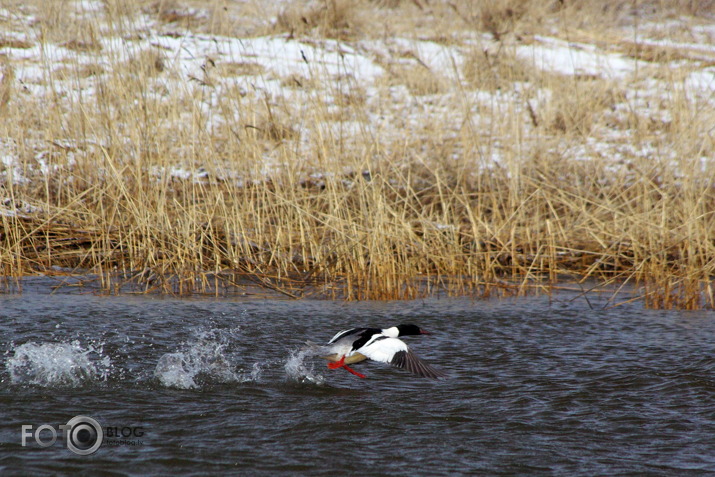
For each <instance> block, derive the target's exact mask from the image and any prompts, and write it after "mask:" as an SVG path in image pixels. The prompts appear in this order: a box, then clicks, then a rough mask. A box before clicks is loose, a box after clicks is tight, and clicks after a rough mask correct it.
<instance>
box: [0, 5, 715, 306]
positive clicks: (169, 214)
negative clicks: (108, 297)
mask: <svg viewBox="0 0 715 477" xmlns="http://www.w3.org/2000/svg"><path fill="white" fill-rule="evenodd" d="M49 3H53V2H47V4H46V3H45V2H39V1H38V2H35V3H34V4H33V8H35V9H36V12H37V13H38V18H39V19H40V20H39V21H38V23H37V24H36V25H35V27H34V28H35V29H34V30H32V33H33V34H36V35H35V37H34V38H33V40H32V41H33V42H34V43H36V44H41V45H48V44H55V43H58V44H59V43H64V44H66V45H70V46H72V48H74V49H77V50H82V51H86V50H87V49H90V50H92V48H94V50H92V51H94V52H95V53H94V54H95V55H96V56H95V57H96V63H87V61H84V60H83V61H80V60H79V57H80V53H79V51H78V53H77V60H76V61H64V62H62V64H58V63H57V62H56V61H55V60H54V59H53V58H47V59H46V60H45V61H44V62H43V63H42V64H41V67H42V68H43V75H42V81H41V82H42V87H43V88H44V90H43V91H46V93H43V94H39V93H37V94H36V93H32V91H39V89H28V91H30V92H24V93H23V92H22V90H21V89H22V86H21V85H18V82H17V81H16V77H17V68H15V69H13V66H12V64H11V62H12V58H11V57H10V58H8V59H7V64H6V65H5V66H4V67H3V80H2V82H0V100H1V101H0V108H1V109H2V114H3V117H4V121H2V122H1V123H0V136H2V137H4V138H7V139H5V140H4V142H3V148H4V149H3V150H4V151H5V152H4V153H5V154H6V155H12V156H13V157H15V158H17V160H16V161H15V163H12V164H11V163H10V161H6V162H5V163H4V166H3V165H0V170H3V169H4V170H3V174H4V175H3V176H2V177H1V178H0V200H2V203H0V210H2V211H3V213H0V274H2V275H3V276H4V277H5V284H6V286H7V287H8V288H10V287H11V284H12V283H21V282H20V281H19V278H20V277H22V276H25V275H28V274H37V273H43V274H52V275H59V276H65V275H68V274H71V275H83V276H92V277H96V280H98V281H99V283H100V284H101V287H102V289H103V290H105V291H108V292H115V293H116V292H121V291H125V290H133V291H136V290H141V291H146V292H163V293H179V294H188V293H219V292H220V291H221V290H224V289H225V288H226V287H229V288H230V287H239V288H240V287H243V286H249V285H250V286H258V287H262V288H265V289H269V290H272V291H274V292H277V293H280V294H283V295H286V296H290V297H306V296H316V297H329V298H345V299H406V298H416V297H421V296H426V295H429V294H433V293H448V294H472V295H484V296H487V295H497V296H498V295H502V294H518V293H526V292H528V291H530V290H534V289H538V288H543V289H545V290H548V289H549V287H552V286H555V285H557V284H559V283H562V282H564V281H567V282H573V281H576V282H581V283H583V282H593V283H599V284H614V286H619V285H622V284H633V285H635V286H636V290H639V293H640V295H639V297H640V298H641V299H643V300H644V302H645V305H646V306H650V307H656V308H686V309H695V308H701V307H709V308H711V307H713V305H714V304H715V302H714V297H713V293H712V276H713V267H715V241H714V240H713V238H714V237H713V230H715V229H714V227H715V223H714V222H715V217H714V213H715V191H714V190H713V187H712V184H713V183H715V177H713V176H714V175H715V168H713V166H712V158H713V148H714V144H713V139H712V124H715V111H714V110H713V108H712V104H713V102H712V98H708V100H709V101H706V102H701V101H700V100H699V99H698V98H694V97H692V95H691V94H690V93H689V92H688V90H687V89H686V88H685V87H684V82H683V79H682V77H678V74H677V72H676V73H673V72H672V70H671V69H670V67H669V66H668V64H667V63H663V64H662V65H659V64H657V63H653V64H650V65H648V68H650V69H652V70H653V71H654V73H653V74H654V75H656V76H658V77H660V78H665V80H664V81H661V82H660V83H659V84H660V85H661V87H662V88H663V90H662V91H660V92H659V93H660V94H659V96H658V98H659V101H660V105H659V108H660V111H661V112H663V114H662V116H656V115H655V114H654V113H653V111H652V109H646V108H644V107H643V106H642V104H641V103H642V101H641V98H639V97H638V95H635V96H634V95H633V94H631V91H630V90H629V87H628V86H627V85H626V86H621V85H618V84H615V83H612V82H609V81H607V80H604V79H600V78H591V77H586V78H581V77H567V76H560V75H558V74H555V73H549V72H543V71H539V70H538V69H536V68H535V67H534V66H533V65H530V64H528V63H525V62H524V61H523V60H522V59H519V58H518V57H517V56H515V54H514V51H513V43H509V39H510V38H511V39H512V40H513V38H514V37H515V36H518V35H522V34H525V33H524V32H535V31H538V29H539V28H542V26H543V25H549V24H556V25H561V27H562V28H563V29H564V30H565V31H571V30H569V29H571V28H575V27H576V26H577V25H579V23H578V22H580V21H582V19H583V18H587V15H589V14H591V13H589V12H590V10H589V8H591V7H588V6H585V5H586V4H584V5H581V6H580V7H579V6H578V4H575V5H576V6H574V5H571V6H569V7H568V8H570V9H571V10H568V9H567V7H565V6H564V7H559V2H553V5H551V4H549V5H546V6H544V5H543V4H541V3H540V2H538V3H536V2H512V3H515V4H518V5H519V8H516V7H515V8H513V9H510V8H511V7H508V6H507V7H504V8H501V9H496V10H495V9H493V6H490V5H492V3H491V2H481V3H479V2H477V3H471V2H455V3H454V4H449V5H443V4H439V5H434V4H433V2H429V3H427V2H367V1H365V2H333V1H326V2H322V3H321V2H314V3H310V4H306V5H305V6H304V10H301V8H300V7H297V6H292V7H291V9H290V10H278V11H276V12H275V13H276V18H277V21H276V22H275V23H274V24H273V25H272V26H271V27H270V28H267V27H266V26H265V25H259V26H254V27H252V28H253V29H254V30H253V31H254V33H256V34H258V33H266V32H269V33H281V32H284V33H285V34H287V35H289V36H290V37H296V36H298V37H299V36H301V35H302V36H305V37H306V38H311V39H312V40H311V41H316V40H315V37H316V36H317V37H318V38H323V37H328V38H338V39H341V40H343V41H356V39H360V38H369V37H370V35H371V33H370V26H369V25H371V21H370V19H373V20H374V19H375V18H379V17H380V16H381V15H385V12H397V13H394V14H395V15H399V17H400V20H399V22H397V23H396V24H395V25H393V27H394V29H395V30H401V29H403V28H405V25H406V24H409V23H410V22H413V23H414V25H415V28H417V29H420V28H425V27H424V25H423V24H422V23H421V20H420V18H421V17H420V15H424V14H426V13H425V9H428V8H429V9H430V11H429V14H431V15H433V16H434V19H435V24H436V25H450V24H451V25H452V27H453V26H454V25H457V24H459V25H460V27H459V28H460V29H463V31H464V32H467V33H465V34H468V35H471V36H470V38H474V35H475V34H477V35H478V36H477V38H479V39H480V40H479V41H480V42H481V41H483V40H482V39H483V37H481V36H479V34H480V32H482V31H483V32H486V33H487V34H491V35H492V36H493V38H492V40H491V43H489V45H486V44H482V43H477V45H476V46H474V45H475V44H474V42H470V43H469V45H471V46H470V48H473V53H472V54H471V56H470V55H468V56H467V60H466V61H465V63H464V64H463V65H462V66H461V67H459V68H457V67H455V68H456V69H455V71H454V72H453V73H455V74H456V77H457V79H449V78H450V76H449V75H447V74H445V72H439V71H433V70H430V69H429V67H427V66H426V65H425V64H424V63H423V62H421V61H420V59H419V58H410V57H409V55H403V56H404V58H403V60H404V59H405V58H407V60H408V61H401V62H393V61H391V60H390V59H389V58H386V59H382V60H381V61H383V63H384V64H385V65H386V67H385V68H384V69H385V71H386V73H385V77H383V78H380V79H379V80H378V81H376V84H375V85H372V86H374V87H373V90H372V92H371V93H370V94H371V95H384V98H385V99H384V100H381V101H374V100H371V101H368V98H367V94H368V93H367V92H366V91H367V87H368V86H370V85H364V84H359V82H358V81H357V80H356V79H355V78H354V77H351V76H350V75H349V74H347V75H344V76H340V77H336V76H332V75H330V74H328V73H327V72H326V71H323V70H322V69H321V67H320V65H319V64H317V63H316V64H315V65H314V66H313V67H311V70H310V71H311V75H310V77H286V78H283V79H282V82H283V84H284V85H290V87H291V88H295V90H296V91H297V92H299V93H301V94H302V96H300V97H301V98H303V99H302V100H295V98H296V97H298V96H299V95H298V94H296V96H294V97H293V98H292V99H290V98H288V97H281V96H275V95H271V94H268V93H267V92H260V85H261V84H262V83H266V82H269V81H271V80H273V79H274V78H273V76H272V75H273V73H271V72H267V71H264V68H262V67H260V65H257V64H253V63H251V62H250V61H247V60H245V58H241V59H239V58H237V59H236V61H234V62H232V63H230V64H227V63H225V62H224V63H221V64H216V63H215V62H214V61H213V60H212V59H211V58H207V59H206V64H205V68H204V70H203V75H202V76H201V77H190V78H181V75H182V71H181V68H180V67H179V66H178V65H177V63H176V61H175V60H176V59H175V58H172V57H171V54H170V52H166V51H163V50H162V49H160V48H150V49H144V50H139V49H137V50H136V51H130V49H131V48H132V47H131V46H128V47H126V48H127V51H125V52H124V53H128V54H123V55H116V56H115V52H112V51H104V50H100V49H98V48H97V47H96V46H93V45H97V44H98V43H97V41H96V38H97V36H98V35H101V34H102V33H101V32H106V34H109V33H110V32H111V34H112V35H117V36H120V37H130V36H131V35H136V34H139V35H141V34H142V31H143V30H142V26H141V25H138V24H137V23H136V20H134V18H135V15H137V14H138V13H137V12H144V14H147V15H150V16H151V15H153V17H154V18H156V19H157V21H159V22H163V24H164V25H165V26H166V31H167V32H170V33H171V34H180V35H183V34H186V35H188V34H189V33H188V32H190V31H193V30H196V31H202V32H208V33H211V32H212V29H215V30H216V31H217V32H218V33H222V34H230V32H231V30H232V28H239V27H237V26H235V25H234V26H233V27H232V26H231V24H229V23H227V21H226V19H225V18H224V19H223V20H221V21H218V20H217V17H216V16H214V14H215V11H214V9H213V8H214V7H215V6H209V7H207V9H206V11H207V12H208V14H207V15H205V16H202V15H201V14H199V13H196V11H195V10H192V9H191V8H189V7H190V6H191V4H189V3H187V4H181V3H179V2H140V1H133V2H114V1H106V2H104V3H103V6H104V8H103V10H102V13H101V15H100V14H99V13H97V14H96V18H93V17H92V16H91V15H89V16H87V15H85V16H84V17H82V20H81V21H82V22H84V23H89V24H90V25H91V28H89V29H88V28H73V27H71V25H72V24H71V23H70V25H69V26H68V24H67V22H71V20H68V17H67V16H66V15H64V16H63V15H59V14H58V11H57V9H56V8H55V7H56V6H47V5H48V4H49ZM613 3H615V2H610V3H609V2H604V5H606V4H608V5H612V4H613ZM27 8H29V7H27ZM234 8H249V7H248V6H245V5H244V6H240V7H238V6H235V7H234ZM276 8H278V7H276ZM564 9H567V10H564ZM609 11H612V12H614V13H613V15H617V16H619V18H620V17H621V16H622V15H624V14H623V12H622V9H619V8H615V7H613V8H611V9H610V10H609ZM535 12H536V13H535ZM537 14H538V15H537ZM569 15H570V17H569ZM533 16H538V18H536V19H533V18H532V19H531V20H529V18H530V17H533ZM565 17H566V18H573V21H574V22H576V23H568V22H566V20H564V18H565ZM450 18H451V22H448V21H447V20H445V19H450ZM254 20H255V18H254ZM254 23H256V24H260V22H255V21H254ZM435 28H438V27H435ZM439 28H441V27H439ZM544 28H546V27H544ZM603 28H604V31H606V27H605V26H603ZM374 29H375V30H376V31H375V32H374V33H372V34H374V35H375V36H379V35H380V34H381V33H380V31H379V28H378V27H377V26H374ZM177 32H179V33H177ZM180 32H184V33H180ZM433 34H434V36H435V37H439V36H440V35H443V37H442V38H443V40H441V41H444V42H447V43H450V42H454V41H455V40H454V39H450V38H447V37H448V36H449V35H451V33H450V32H449V30H437V31H434V32H433ZM495 40H496V42H495ZM70 42H74V43H70ZM82 45H84V46H82ZM72 48H69V49H70V50H71V49H72ZM624 51H626V49H625V47H624ZM236 72H240V73H239V74H249V73H248V72H250V75H253V76H252V78H253V80H252V83H251V84H252V85H254V90H253V91H251V90H247V86H246V84H244V83H241V82H240V81H234V80H231V76H232V75H233V74H235V73H236ZM89 81H91V82H92V83H91V84H92V85H93V88H94V89H93V90H92V91H89V90H87V89H86V88H85V89H83V88H79V87H77V88H72V87H71V85H72V84H75V85H76V86H79V85H85V84H88V83H87V82H89ZM196 84H200V86H201V87H194V86H195V85H196ZM518 84H521V85H527V86H526V87H525V88H523V86H522V88H523V89H522V90H520V92H519V93H518V94H512V93H514V92H515V91H516V90H515V88H516V87H517V86H515V85H518ZM68 85H69V86H68ZM176 85H179V86H178V87H177V86H176ZM181 85H183V86H181ZM256 85H258V86H256ZM399 88H404V89H405V91H407V92H409V94H410V95H411V97H412V98H416V101H418V103H419V104H420V105H421V106H420V107H422V108H424V109H422V110H421V111H422V112H423V113H421V114H414V111H413V110H411V109H410V107H411V106H410V105H409V104H407V103H404V104H403V103H398V102H393V100H392V99H391V98H393V96H391V95H392V94H393V93H394V91H395V90H396V89H399ZM480 91H482V92H487V93H489V94H492V95H494V96H493V97H494V98H495V99H494V101H493V102H492V103H491V104H489V105H488V106H485V104H484V103H478V102H476V101H475V99H474V98H475V94H477V93H479V92H480ZM420 98H422V99H420ZM373 99H374V98H373ZM431 104H437V105H438V106H439V105H441V106H442V107H437V106H435V107H434V109H433V110H430V109H429V107H430V105H431ZM422 105H424V106H422ZM424 111H428V112H426V113H425V112H424ZM380 116H383V117H387V118H389V119H390V122H391V124H384V125H383V126H376V125H374V124H370V123H371V122H374V121H378V120H379V117H380ZM406 117H408V118H409V120H406V119H405V118H406ZM663 118H665V119H663ZM400 121H402V122H400ZM356 125H357V126H356ZM609 131H615V132H617V134H610V133H609ZM614 137H615V139H613V138H614ZM624 138H627V139H628V140H627V142H625V141H624ZM602 144H606V146H602ZM643 150H648V151H650V152H649V153H648V154H643V153H642V151H643ZM616 154H618V155H620V156H621V157H622V159H621V161H620V163H619V162H618V161H615V160H614V157H613V156H614V155H616Z"/></svg>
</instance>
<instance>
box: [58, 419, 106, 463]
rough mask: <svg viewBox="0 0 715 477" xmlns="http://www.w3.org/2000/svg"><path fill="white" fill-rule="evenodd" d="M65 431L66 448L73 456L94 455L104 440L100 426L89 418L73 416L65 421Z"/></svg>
mask: <svg viewBox="0 0 715 477" xmlns="http://www.w3.org/2000/svg"><path fill="white" fill-rule="evenodd" d="M65 429H67V434H66V435H67V439H66V441H67V442H66V445H67V448H68V449H69V450H71V451H72V452H74V453H75V454H79V455H90V454H94V453H95V452H97V449H99V447H100V446H101V445H102V439H104V432H102V426H100V425H99V423H98V422H97V421H96V420H94V419H92V418H91V417H87V416H75V417H73V418H72V419H70V420H69V421H67V427H66V428H65Z"/></svg>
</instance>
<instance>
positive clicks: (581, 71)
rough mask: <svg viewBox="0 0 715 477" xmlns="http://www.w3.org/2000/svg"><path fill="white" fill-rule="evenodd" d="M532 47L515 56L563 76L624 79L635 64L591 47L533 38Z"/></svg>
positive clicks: (546, 38)
mask: <svg viewBox="0 0 715 477" xmlns="http://www.w3.org/2000/svg"><path fill="white" fill-rule="evenodd" d="M534 39H535V40H536V42H535V43H533V44H531V45H525V46H520V47H518V48H517V55H518V56H519V57H520V58H522V59H526V60H529V61H531V62H532V63H533V64H534V65H535V66H536V67H537V68H539V69H542V70H547V71H553V72H556V73H561V74H564V75H591V76H598V77H605V78H607V79H619V78H625V77H626V76H628V75H631V74H633V72H634V71H635V61H634V60H632V59H628V58H624V57H622V56H621V55H617V54H613V53H607V52H604V51H602V50H599V49H598V48H597V47H596V46H595V45H588V44H584V43H575V42H566V41H563V40H559V39H556V38H548V37H543V36H536V37H535V38H534Z"/></svg>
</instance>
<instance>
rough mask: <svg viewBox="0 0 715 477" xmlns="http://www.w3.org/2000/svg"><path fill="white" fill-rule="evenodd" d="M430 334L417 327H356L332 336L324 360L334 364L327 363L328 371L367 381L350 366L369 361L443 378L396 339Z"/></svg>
mask: <svg viewBox="0 0 715 477" xmlns="http://www.w3.org/2000/svg"><path fill="white" fill-rule="evenodd" d="M428 334H429V333H428V332H427V331H424V330H423V329H421V328H420V327H419V326H416V325H398V326H393V327H392V328H385V329H380V328H353V329H350V330H345V331H341V332H340V333H338V334H336V335H335V336H333V338H332V339H331V340H330V341H329V342H328V346H327V349H328V350H329V351H330V352H331V354H330V355H328V356H323V357H324V358H325V359H327V360H328V361H331V362H330V363H328V368H330V369H338V368H345V369H346V370H347V371H349V372H351V373H353V374H354V375H355V376H358V377H360V378H364V377H365V375H364V374H361V373H358V372H357V371H355V370H354V369H352V368H350V367H349V366H348V364H354V363H359V362H361V361H365V360H366V359H371V360H373V361H379V362H381V363H390V364H391V365H392V366H395V367H397V368H402V369H406V370H407V371H409V372H410V373H412V374H416V375H417V376H423V377H427V378H432V379H437V378H443V377H444V376H445V374H444V373H442V372H441V371H438V370H436V369H434V368H433V367H431V366H429V365H428V364H425V363H424V362H422V361H421V360H420V359H419V358H418V357H417V356H416V355H415V354H414V353H413V352H412V351H411V350H410V349H409V348H408V347H407V345H406V344H405V342H404V341H402V340H399V339H397V338H398V337H400V336H408V335H428Z"/></svg>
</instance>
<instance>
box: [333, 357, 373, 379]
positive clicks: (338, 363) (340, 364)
mask: <svg viewBox="0 0 715 477" xmlns="http://www.w3.org/2000/svg"><path fill="white" fill-rule="evenodd" d="M328 368H330V369H338V368H345V370H346V371H349V372H351V373H353V374H354V375H355V376H357V377H358V378H363V379H365V375H364V374H361V373H358V372H357V371H355V370H354V369H352V368H351V367H349V366H348V365H347V364H345V356H343V357H342V358H340V359H339V360H338V361H336V362H334V363H328Z"/></svg>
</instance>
